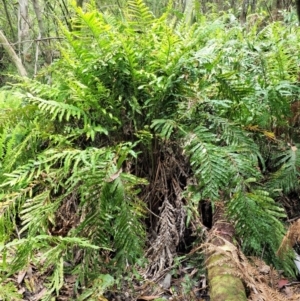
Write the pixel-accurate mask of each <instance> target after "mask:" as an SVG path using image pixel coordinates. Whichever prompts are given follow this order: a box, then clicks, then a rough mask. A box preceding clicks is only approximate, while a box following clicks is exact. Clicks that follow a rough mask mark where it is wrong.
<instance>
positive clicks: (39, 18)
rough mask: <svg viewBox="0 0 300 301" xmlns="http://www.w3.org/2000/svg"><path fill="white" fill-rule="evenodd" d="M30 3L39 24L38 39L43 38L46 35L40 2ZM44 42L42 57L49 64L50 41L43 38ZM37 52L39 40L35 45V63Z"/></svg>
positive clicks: (35, 0)
mask: <svg viewBox="0 0 300 301" xmlns="http://www.w3.org/2000/svg"><path fill="white" fill-rule="evenodd" d="M32 4H33V8H34V11H35V15H36V18H37V21H38V26H39V31H40V32H39V38H40V39H44V38H45V37H46V30H45V27H44V23H43V18H42V10H41V7H40V3H39V0H32ZM43 44H44V46H45V47H44V58H45V62H46V63H47V64H48V65H50V64H51V62H52V56H51V49H50V45H49V44H50V43H49V40H45V41H43ZM38 53H39V41H38V42H37V46H36V60H35V65H36V64H37V60H38ZM36 71H37V68H36V67H35V73H36Z"/></svg>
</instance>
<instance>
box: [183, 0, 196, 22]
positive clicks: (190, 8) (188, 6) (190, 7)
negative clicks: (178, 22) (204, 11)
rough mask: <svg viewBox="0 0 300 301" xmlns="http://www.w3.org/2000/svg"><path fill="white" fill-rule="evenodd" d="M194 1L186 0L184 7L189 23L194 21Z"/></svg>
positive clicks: (185, 16)
mask: <svg viewBox="0 0 300 301" xmlns="http://www.w3.org/2000/svg"><path fill="white" fill-rule="evenodd" d="M193 12H194V1H193V0H186V1H185V8H184V19H185V22H186V23H187V24H192V23H193Z"/></svg>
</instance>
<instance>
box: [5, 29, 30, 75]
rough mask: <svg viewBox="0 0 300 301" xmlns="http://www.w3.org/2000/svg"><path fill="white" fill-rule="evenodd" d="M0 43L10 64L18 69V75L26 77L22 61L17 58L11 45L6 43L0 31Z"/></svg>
mask: <svg viewBox="0 0 300 301" xmlns="http://www.w3.org/2000/svg"><path fill="white" fill-rule="evenodd" d="M0 43H1V44H2V46H3V47H4V49H5V51H6V52H7V54H8V55H9V57H10V59H11V60H12V62H13V63H14V64H15V66H16V67H17V69H18V73H19V75H20V76H27V72H26V69H25V68H24V66H23V64H22V61H21V60H20V58H19V57H18V56H17V54H16V52H15V50H14V49H13V48H12V47H11V45H10V44H9V43H8V41H7V39H6V37H5V35H4V34H3V32H2V31H1V30H0Z"/></svg>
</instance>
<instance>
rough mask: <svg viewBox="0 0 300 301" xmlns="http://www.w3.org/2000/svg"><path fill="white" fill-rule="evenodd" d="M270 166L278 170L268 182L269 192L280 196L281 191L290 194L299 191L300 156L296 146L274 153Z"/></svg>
mask: <svg viewBox="0 0 300 301" xmlns="http://www.w3.org/2000/svg"><path fill="white" fill-rule="evenodd" d="M269 164H270V165H271V166H272V168H276V169H277V170H276V171H275V172H273V173H271V176H270V179H269V181H268V182H267V187H268V188H269V191H271V192H272V193H274V194H278V192H279V190H281V191H282V192H283V193H290V192H291V191H296V190H297V189H299V167H300V156H299V149H298V148H297V147H296V146H291V147H290V148H289V149H288V150H286V151H280V152H277V153H274V154H273V156H272V158H271V162H270V163H269Z"/></svg>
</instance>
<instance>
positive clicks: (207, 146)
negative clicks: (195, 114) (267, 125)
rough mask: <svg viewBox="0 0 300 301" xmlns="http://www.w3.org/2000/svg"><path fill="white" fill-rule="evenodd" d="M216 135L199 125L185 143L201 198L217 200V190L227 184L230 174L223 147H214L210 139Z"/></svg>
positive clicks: (212, 139) (213, 138)
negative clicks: (197, 181) (197, 180)
mask: <svg viewBox="0 0 300 301" xmlns="http://www.w3.org/2000/svg"><path fill="white" fill-rule="evenodd" d="M215 139H216V136H215V135H214V134H212V133H211V132H210V131H208V130H207V129H206V128H204V127H201V126H199V127H198V128H197V129H195V130H194V134H192V135H190V138H189V140H188V142H187V144H186V149H187V150H188V153H189V154H190V164H191V166H192V168H193V170H194V174H195V176H196V177H197V178H198V179H199V184H200V185H201V186H200V187H201V194H202V198H211V199H212V200H217V199H218V198H219V191H220V190H221V189H222V188H224V187H225V186H226V185H228V183H229V181H230V178H231V176H232V174H231V168H230V164H229V162H228V161H227V159H226V151H225V149H220V148H218V147H216V146H215V145H214V144H213V143H212V141H214V140H215Z"/></svg>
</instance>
